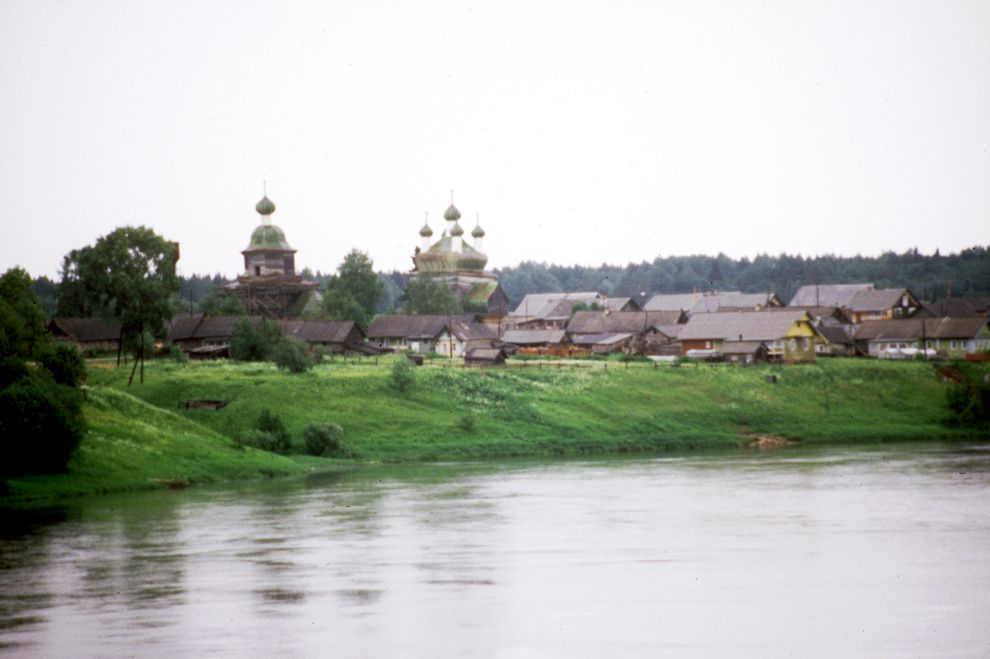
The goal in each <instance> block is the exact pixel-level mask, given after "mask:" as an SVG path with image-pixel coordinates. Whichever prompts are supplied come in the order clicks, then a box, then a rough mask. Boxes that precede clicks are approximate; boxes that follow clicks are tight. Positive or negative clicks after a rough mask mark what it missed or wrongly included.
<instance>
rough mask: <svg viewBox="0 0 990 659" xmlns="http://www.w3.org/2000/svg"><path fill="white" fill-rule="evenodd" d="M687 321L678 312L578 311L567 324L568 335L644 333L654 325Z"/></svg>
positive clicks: (682, 313) (684, 316)
mask: <svg viewBox="0 0 990 659" xmlns="http://www.w3.org/2000/svg"><path fill="white" fill-rule="evenodd" d="M686 320H687V316H686V315H685V314H684V312H682V311H680V310H677V311H613V312H612V313H604V312H602V311H578V312H575V314H574V316H573V317H571V320H570V322H568V323H567V333H568V334H571V335H574V334H600V333H603V332H633V333H636V332H642V331H643V330H644V329H647V328H649V327H652V326H654V325H676V324H678V323H683V322H685V321H686Z"/></svg>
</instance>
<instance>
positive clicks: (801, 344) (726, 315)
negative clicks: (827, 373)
mask: <svg viewBox="0 0 990 659" xmlns="http://www.w3.org/2000/svg"><path fill="white" fill-rule="evenodd" d="M679 339H680V343H681V351H682V354H684V355H685V356H691V354H692V351H698V353H700V354H721V353H722V351H723V348H724V343H725V342H726V341H761V342H763V343H765V344H766V346H767V354H768V357H769V358H770V359H775V360H783V361H786V362H813V361H815V342H816V341H817V340H821V335H820V334H819V333H818V332H817V330H815V328H814V326H813V325H812V323H811V318H810V317H809V315H808V314H807V312H804V311H789V310H787V309H780V310H768V311H729V312H722V313H699V314H695V315H693V316H691V319H690V320H688V322H687V324H685V325H684V328H683V329H682V330H681V332H680V337H679Z"/></svg>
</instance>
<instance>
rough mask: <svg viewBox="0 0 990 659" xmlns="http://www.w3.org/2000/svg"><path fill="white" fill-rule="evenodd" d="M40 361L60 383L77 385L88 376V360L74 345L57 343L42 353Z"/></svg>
mask: <svg viewBox="0 0 990 659" xmlns="http://www.w3.org/2000/svg"><path fill="white" fill-rule="evenodd" d="M40 362H41V365H42V366H44V367H45V368H46V369H48V371H49V372H50V373H51V374H52V378H54V380H55V382H56V383H58V384H64V385H68V386H70V387H76V386H78V385H79V383H80V382H82V381H83V379H84V378H85V377H86V360H85V359H83V356H82V355H80V354H79V351H78V350H77V349H76V347H75V346H73V345H69V344H66V343H58V344H56V345H55V346H54V347H52V348H51V349H49V350H46V351H45V352H44V353H42V355H41V358H40Z"/></svg>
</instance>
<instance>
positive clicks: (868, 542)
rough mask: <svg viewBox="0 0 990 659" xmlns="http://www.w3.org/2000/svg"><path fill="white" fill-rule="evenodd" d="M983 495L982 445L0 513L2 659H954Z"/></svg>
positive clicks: (977, 581)
mask: <svg viewBox="0 0 990 659" xmlns="http://www.w3.org/2000/svg"><path fill="white" fill-rule="evenodd" d="M988 485H990V451H988V450H987V447H986V446H983V445H972V446H948V447H947V446H942V445H916V446H894V447H889V446H874V447H865V448H864V447H848V448H840V449H834V448H833V449H820V450H808V449H801V450H789V451H784V452H779V453H748V452H747V453H737V452H732V453H729V452H722V453H716V454H708V455H691V456H686V457H662V458H655V459H650V458H638V459H628V458H626V459H600V460H583V461H571V462H532V461H530V462H526V461H515V462H509V463H502V464H492V463H481V464H469V465H416V466H405V467H381V468H367V469H354V470H343V471H339V472H333V473H325V474H316V475H313V476H311V477H310V478H308V479H304V480H298V481H272V482H266V483H253V484H241V485H232V486H225V487H217V488H194V489H191V490H186V491H182V492H156V493H148V494H136V495H130V496H126V497H102V498H94V499H91V500H85V501H80V502H77V503H76V504H74V505H73V506H66V507H60V508H56V509H52V510H44V511H29V512H11V511H6V512H4V513H3V517H2V518H0V521H2V522H3V526H2V528H3V535H2V538H0V577H2V579H0V589H2V591H0V594H2V598H0V648H2V649H3V650H4V652H5V653H9V654H24V655H78V654H84V655H87V654H155V655H157V654H175V655H195V656H200V655H209V654H223V655H259V654H272V653H275V654H289V655H298V654H302V655H312V654H321V655H322V654H334V653H336V654H341V655H344V656H396V655H399V656H486V657H487V656H517V655H518V656H567V657H571V656H602V655H609V656H615V655H633V656H646V655H648V656H654V655H656V654H688V655H699V654H700V655H711V654H722V655H725V654H732V655H740V654H741V655H758V656H766V655H768V654H769V655H772V654H799V655H802V656H807V655H816V654H818V655H835V654H842V655H852V656H855V655H860V656H877V655H882V656H892V655H903V654H935V655H940V656H947V655H951V654H972V653H973V651H974V650H977V651H978V650H980V649H982V650H983V651H986V650H988V649H990V647H988V646H986V642H987V638H986V633H985V631H984V626H985V625H984V624H983V623H984V620H985V619H986V618H987V614H988V613H990V595H987V593H990V571H988V570H987V569H986V568H985V557H986V549H985V548H986V547H987V546H990V487H988ZM981 644H982V645H981ZM977 653H978V652H977Z"/></svg>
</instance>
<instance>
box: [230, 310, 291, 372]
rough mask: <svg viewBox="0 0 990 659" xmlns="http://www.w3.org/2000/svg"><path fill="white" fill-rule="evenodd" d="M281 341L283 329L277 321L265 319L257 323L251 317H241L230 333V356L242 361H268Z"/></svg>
mask: <svg viewBox="0 0 990 659" xmlns="http://www.w3.org/2000/svg"><path fill="white" fill-rule="evenodd" d="M281 342H282V330H281V329H279V326H278V323H276V322H275V321H272V320H268V319H263V320H261V321H260V322H259V323H257V325H255V323H254V322H252V320H251V319H250V318H246V317H245V318H241V319H240V320H238V321H237V322H236V323H234V329H233V331H232V332H231V335H230V356H231V357H232V358H233V359H236V360H238V361H242V362H261V361H268V360H270V359H271V358H272V354H273V352H274V350H275V347H276V346H277V345H279V344H280V343H281Z"/></svg>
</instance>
